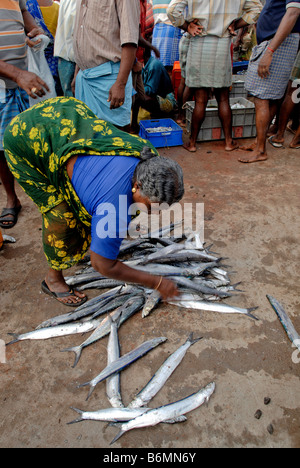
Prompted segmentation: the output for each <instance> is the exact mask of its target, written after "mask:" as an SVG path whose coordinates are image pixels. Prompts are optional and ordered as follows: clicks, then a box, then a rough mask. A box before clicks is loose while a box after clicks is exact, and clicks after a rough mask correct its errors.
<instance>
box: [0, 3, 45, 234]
mask: <svg viewBox="0 0 300 468" xmlns="http://www.w3.org/2000/svg"><path fill="white" fill-rule="evenodd" d="M26 33H28V36H27V37H26ZM38 34H43V30H41V29H40V28H38V26H37V24H36V23H35V21H34V19H33V17H32V16H31V15H30V13H29V12H28V11H27V9H26V0H1V5H0V36H1V47H0V179H1V181H2V184H3V186H4V190H5V192H6V198H7V201H6V208H4V209H3V210H2V212H1V215H0V227H1V228H3V229H10V228H12V227H13V226H14V225H15V224H16V222H17V220H18V214H19V212H20V209H21V203H20V200H19V199H18V197H17V194H16V192H15V184H14V177H13V175H12V174H11V172H10V170H9V168H8V166H7V163H6V159H5V157H4V150H3V144H2V140H3V135H4V131H5V129H6V127H7V126H8V124H9V123H10V122H11V120H12V119H13V118H14V117H16V116H17V115H18V114H20V112H22V111H24V110H26V109H27V108H28V107H29V100H28V96H30V97H32V98H36V97H37V96H39V97H41V96H43V95H45V93H46V92H45V90H46V91H49V88H48V86H47V85H46V83H45V82H44V81H43V80H41V79H40V78H39V77H38V76H37V75H35V74H34V73H30V72H28V71H27V52H26V42H27V43H28V45H30V46H33V45H34V43H33V42H32V41H30V39H29V38H33V37H35V36H37V35H38Z"/></svg>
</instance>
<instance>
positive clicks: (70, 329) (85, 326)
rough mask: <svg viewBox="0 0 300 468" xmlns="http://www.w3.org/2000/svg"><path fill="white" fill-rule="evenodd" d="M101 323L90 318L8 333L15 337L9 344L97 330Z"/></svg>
mask: <svg viewBox="0 0 300 468" xmlns="http://www.w3.org/2000/svg"><path fill="white" fill-rule="evenodd" d="M99 323H100V320H90V321H88V322H77V323H67V324H66V325H58V326H56V327H47V328H40V329H39V330H33V331H31V332H28V333H23V334H20V335H18V334H17V333H8V335H12V336H13V337H14V338H15V339H14V340H13V341H10V342H9V343H7V344H8V345H9V344H12V343H16V342H17V341H23V340H47V339H49V338H56V337H59V336H67V335H75V334H78V333H87V332H90V331H93V330H95V329H96V328H97V326H98V325H99Z"/></svg>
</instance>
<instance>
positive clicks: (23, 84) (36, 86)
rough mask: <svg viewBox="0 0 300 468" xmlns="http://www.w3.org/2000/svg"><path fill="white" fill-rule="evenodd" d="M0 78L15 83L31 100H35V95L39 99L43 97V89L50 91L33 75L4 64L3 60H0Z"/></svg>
mask: <svg viewBox="0 0 300 468" xmlns="http://www.w3.org/2000/svg"><path fill="white" fill-rule="evenodd" d="M0 76H3V77H4V78H8V79H10V80H12V81H14V82H15V83H17V85H18V86H19V87H20V88H22V89H24V90H25V91H26V93H27V94H28V96H30V97H32V98H33V99H36V95H38V96H39V97H41V96H44V95H45V94H46V92H45V90H44V88H45V89H46V90H47V91H50V90H49V88H48V86H47V85H46V83H45V82H44V81H43V80H42V79H41V78H39V77H38V76H37V75H36V74H35V73H31V72H29V71H24V70H21V69H20V68H18V67H15V66H14V65H11V64H10V63H7V62H4V61H3V60H0ZM33 91H34V92H33Z"/></svg>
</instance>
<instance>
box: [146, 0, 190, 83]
mask: <svg viewBox="0 0 300 468" xmlns="http://www.w3.org/2000/svg"><path fill="white" fill-rule="evenodd" d="M170 1H171V0H149V3H150V4H151V5H152V9H153V18H154V29H153V37H152V44H153V45H154V46H155V47H156V48H157V49H158V50H159V52H160V60H161V62H162V63H163V65H164V66H165V67H166V69H167V71H168V73H169V75H170V77H172V69H173V65H174V62H176V61H178V60H179V42H180V39H181V37H182V31H181V30H180V29H179V28H177V27H175V26H174V25H172V23H171V21H170V19H169V18H168V15H167V8H168V6H169V3H170ZM152 55H153V54H152Z"/></svg>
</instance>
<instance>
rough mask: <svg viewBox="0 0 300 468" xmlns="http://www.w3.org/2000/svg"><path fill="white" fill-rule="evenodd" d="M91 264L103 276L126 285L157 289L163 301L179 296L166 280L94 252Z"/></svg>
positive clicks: (172, 285)
mask: <svg viewBox="0 0 300 468" xmlns="http://www.w3.org/2000/svg"><path fill="white" fill-rule="evenodd" d="M91 262H92V266H93V268H94V269H95V270H96V271H98V272H99V273H101V274H102V275H103V276H106V277H108V278H112V279H115V280H119V281H124V282H126V283H135V284H140V285H142V286H145V287H146V288H150V289H157V290H158V292H159V293H160V294H161V296H162V298H163V300H166V299H168V298H172V297H174V296H178V295H179V292H178V289H177V287H176V285H175V284H174V283H173V282H172V281H170V280H168V279H166V278H162V277H160V276H154V275H150V274H149V273H146V272H143V271H139V270H134V269H133V268H130V267H128V266H127V265H124V263H122V262H119V261H118V260H109V259H107V258H104V257H102V256H101V255H98V254H96V253H94V252H92V253H91Z"/></svg>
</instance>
